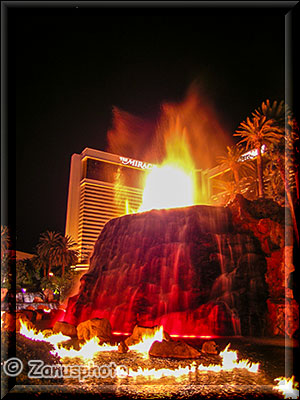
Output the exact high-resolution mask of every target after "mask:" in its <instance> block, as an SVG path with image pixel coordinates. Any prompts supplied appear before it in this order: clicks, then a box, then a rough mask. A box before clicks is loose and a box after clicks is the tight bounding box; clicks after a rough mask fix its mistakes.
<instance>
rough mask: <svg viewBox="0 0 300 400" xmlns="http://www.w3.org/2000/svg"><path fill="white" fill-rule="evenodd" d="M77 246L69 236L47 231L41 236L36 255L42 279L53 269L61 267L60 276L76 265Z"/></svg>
mask: <svg viewBox="0 0 300 400" xmlns="http://www.w3.org/2000/svg"><path fill="white" fill-rule="evenodd" d="M76 246H77V244H76V243H75V242H74V241H73V240H72V239H71V237H70V236H62V235H61V234H60V233H58V232H52V231H47V232H45V233H43V234H41V236H40V239H39V243H38V245H37V254H38V257H39V259H40V263H41V265H43V271H44V277H46V276H49V274H50V272H51V270H52V269H53V268H54V267H57V266H60V267H61V275H62V276H63V275H64V272H65V268H67V267H69V266H70V265H74V264H76V263H77V258H78V251H77V249H76Z"/></svg>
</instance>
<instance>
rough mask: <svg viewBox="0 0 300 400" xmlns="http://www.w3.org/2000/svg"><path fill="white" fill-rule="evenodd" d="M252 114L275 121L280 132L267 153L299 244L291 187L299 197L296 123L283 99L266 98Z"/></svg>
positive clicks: (297, 128) (297, 133)
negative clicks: (280, 185)
mask: <svg viewBox="0 0 300 400" xmlns="http://www.w3.org/2000/svg"><path fill="white" fill-rule="evenodd" d="M253 115H255V116H256V117H257V118H262V117H265V118H267V120H269V121H273V122H275V124H276V126H277V129H278V131H279V132H280V137H279V140H274V141H273V142H272V143H270V146H269V149H268V150H269V152H268V154H269V157H270V159H271V162H272V163H273V165H274V166H275V168H276V170H278V171H279V175H280V177H281V180H282V183H283V185H284V190H285V195H286V198H287V201H288V205H289V209H290V211H291V217H292V223H293V227H294V232H295V236H296V240H297V243H298V244H299V232H298V227H297V221H296V214H295V209H294V203H293V196H292V189H293V187H294V186H295V187H296V194H297V198H298V199H299V178H298V166H299V165H298V164H297V163H296V160H297V157H296V153H297V150H298V149H297V144H298V143H299V127H298V124H297V122H296V120H295V118H294V117H293V113H292V111H291V109H290V108H289V107H288V106H287V105H285V104H284V101H281V102H280V103H277V102H276V101H274V102H273V104H270V101H269V100H266V102H263V103H262V105H261V107H259V108H258V109H257V110H255V112H254V113H253ZM273 170H274V169H273ZM271 175H272V174H271ZM270 179H272V176H270ZM270 179H269V180H270Z"/></svg>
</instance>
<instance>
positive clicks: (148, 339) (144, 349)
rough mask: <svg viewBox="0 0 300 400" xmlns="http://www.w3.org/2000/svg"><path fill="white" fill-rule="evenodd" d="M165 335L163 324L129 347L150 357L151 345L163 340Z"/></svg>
mask: <svg viewBox="0 0 300 400" xmlns="http://www.w3.org/2000/svg"><path fill="white" fill-rule="evenodd" d="M163 335H164V329H163V326H160V327H158V328H156V329H154V330H153V332H151V333H147V334H145V335H144V336H143V337H142V340H141V341H140V342H139V343H137V344H134V345H132V346H129V349H130V350H134V351H138V352H140V353H141V354H142V355H143V357H145V358H148V352H149V350H150V347H151V346H152V344H153V343H154V342H155V341H157V340H158V341H160V342H161V341H162V340H163Z"/></svg>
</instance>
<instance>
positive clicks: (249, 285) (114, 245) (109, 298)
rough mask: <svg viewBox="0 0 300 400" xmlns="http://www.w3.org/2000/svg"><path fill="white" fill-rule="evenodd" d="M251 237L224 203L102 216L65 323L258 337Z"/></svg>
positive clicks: (258, 257) (260, 292)
mask: <svg viewBox="0 0 300 400" xmlns="http://www.w3.org/2000/svg"><path fill="white" fill-rule="evenodd" d="M266 269H267V263H266V259H265V256H264V252H263V251H262V249H261V245H260V242H259V240H258V239H257V238H256V237H255V236H254V234H253V233H252V232H251V231H250V230H249V231H247V232H241V229H240V227H237V226H235V225H234V223H233V218H232V213H231V210H230V208H228V207H227V208H225V207H214V206H204V205H197V206H191V207H185V208H177V209H168V210H152V211H148V212H144V213H139V214H131V215H125V216H122V217H119V218H116V219H113V220H110V221H109V222H108V223H107V224H106V225H105V227H104V229H103V231H102V232H101V234H100V236H99V238H98V240H97V242H96V244H95V247H94V252H93V255H92V257H91V260H90V268H89V271H88V272H87V273H86V274H85V275H84V276H83V277H82V278H81V288H80V291H79V293H78V294H77V295H76V296H73V297H71V298H70V299H69V302H68V307H67V310H66V315H65V318H64V321H65V322H69V323H71V324H73V325H78V324H79V323H80V322H82V321H85V320H87V319H91V318H96V317H98V318H107V319H108V320H109V321H110V323H111V325H112V329H113V331H118V332H132V330H133V327H134V326H135V325H136V324H139V325H144V326H154V325H163V326H164V329H165V330H166V331H167V332H168V333H169V334H178V335H234V334H243V335H248V334H252V335H254V334H255V335H260V334H262V331H263V329H264V326H263V321H264V316H265V313H266V307H267V306H266V304H267V303H266V300H267V297H268V288H267V284H266V281H265V273H266Z"/></svg>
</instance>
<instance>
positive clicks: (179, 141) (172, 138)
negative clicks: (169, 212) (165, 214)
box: [139, 119, 197, 212]
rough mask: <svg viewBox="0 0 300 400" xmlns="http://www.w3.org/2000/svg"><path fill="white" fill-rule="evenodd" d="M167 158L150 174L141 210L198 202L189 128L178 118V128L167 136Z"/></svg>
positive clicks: (189, 204) (176, 125)
mask: <svg viewBox="0 0 300 400" xmlns="http://www.w3.org/2000/svg"><path fill="white" fill-rule="evenodd" d="M165 153H166V156H165V159H164V161H163V163H162V164H161V165H160V166H154V167H153V168H152V170H151V171H149V172H148V174H147V176H146V182H145V187H144V192H143V202H142V205H141V207H140V209H139V211H140V212H142V211H148V210H151V209H153V208H155V209H162V208H174V207H186V206H191V205H193V204H195V201H196V191H197V187H196V179H195V172H194V171H195V165H194V162H193V159H192V156H191V154H190V151H189V144H188V142H187V139H186V130H185V128H183V129H180V126H179V119H177V121H176V124H175V126H174V130H173V131H172V132H170V133H169V134H168V135H166V136H165Z"/></svg>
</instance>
